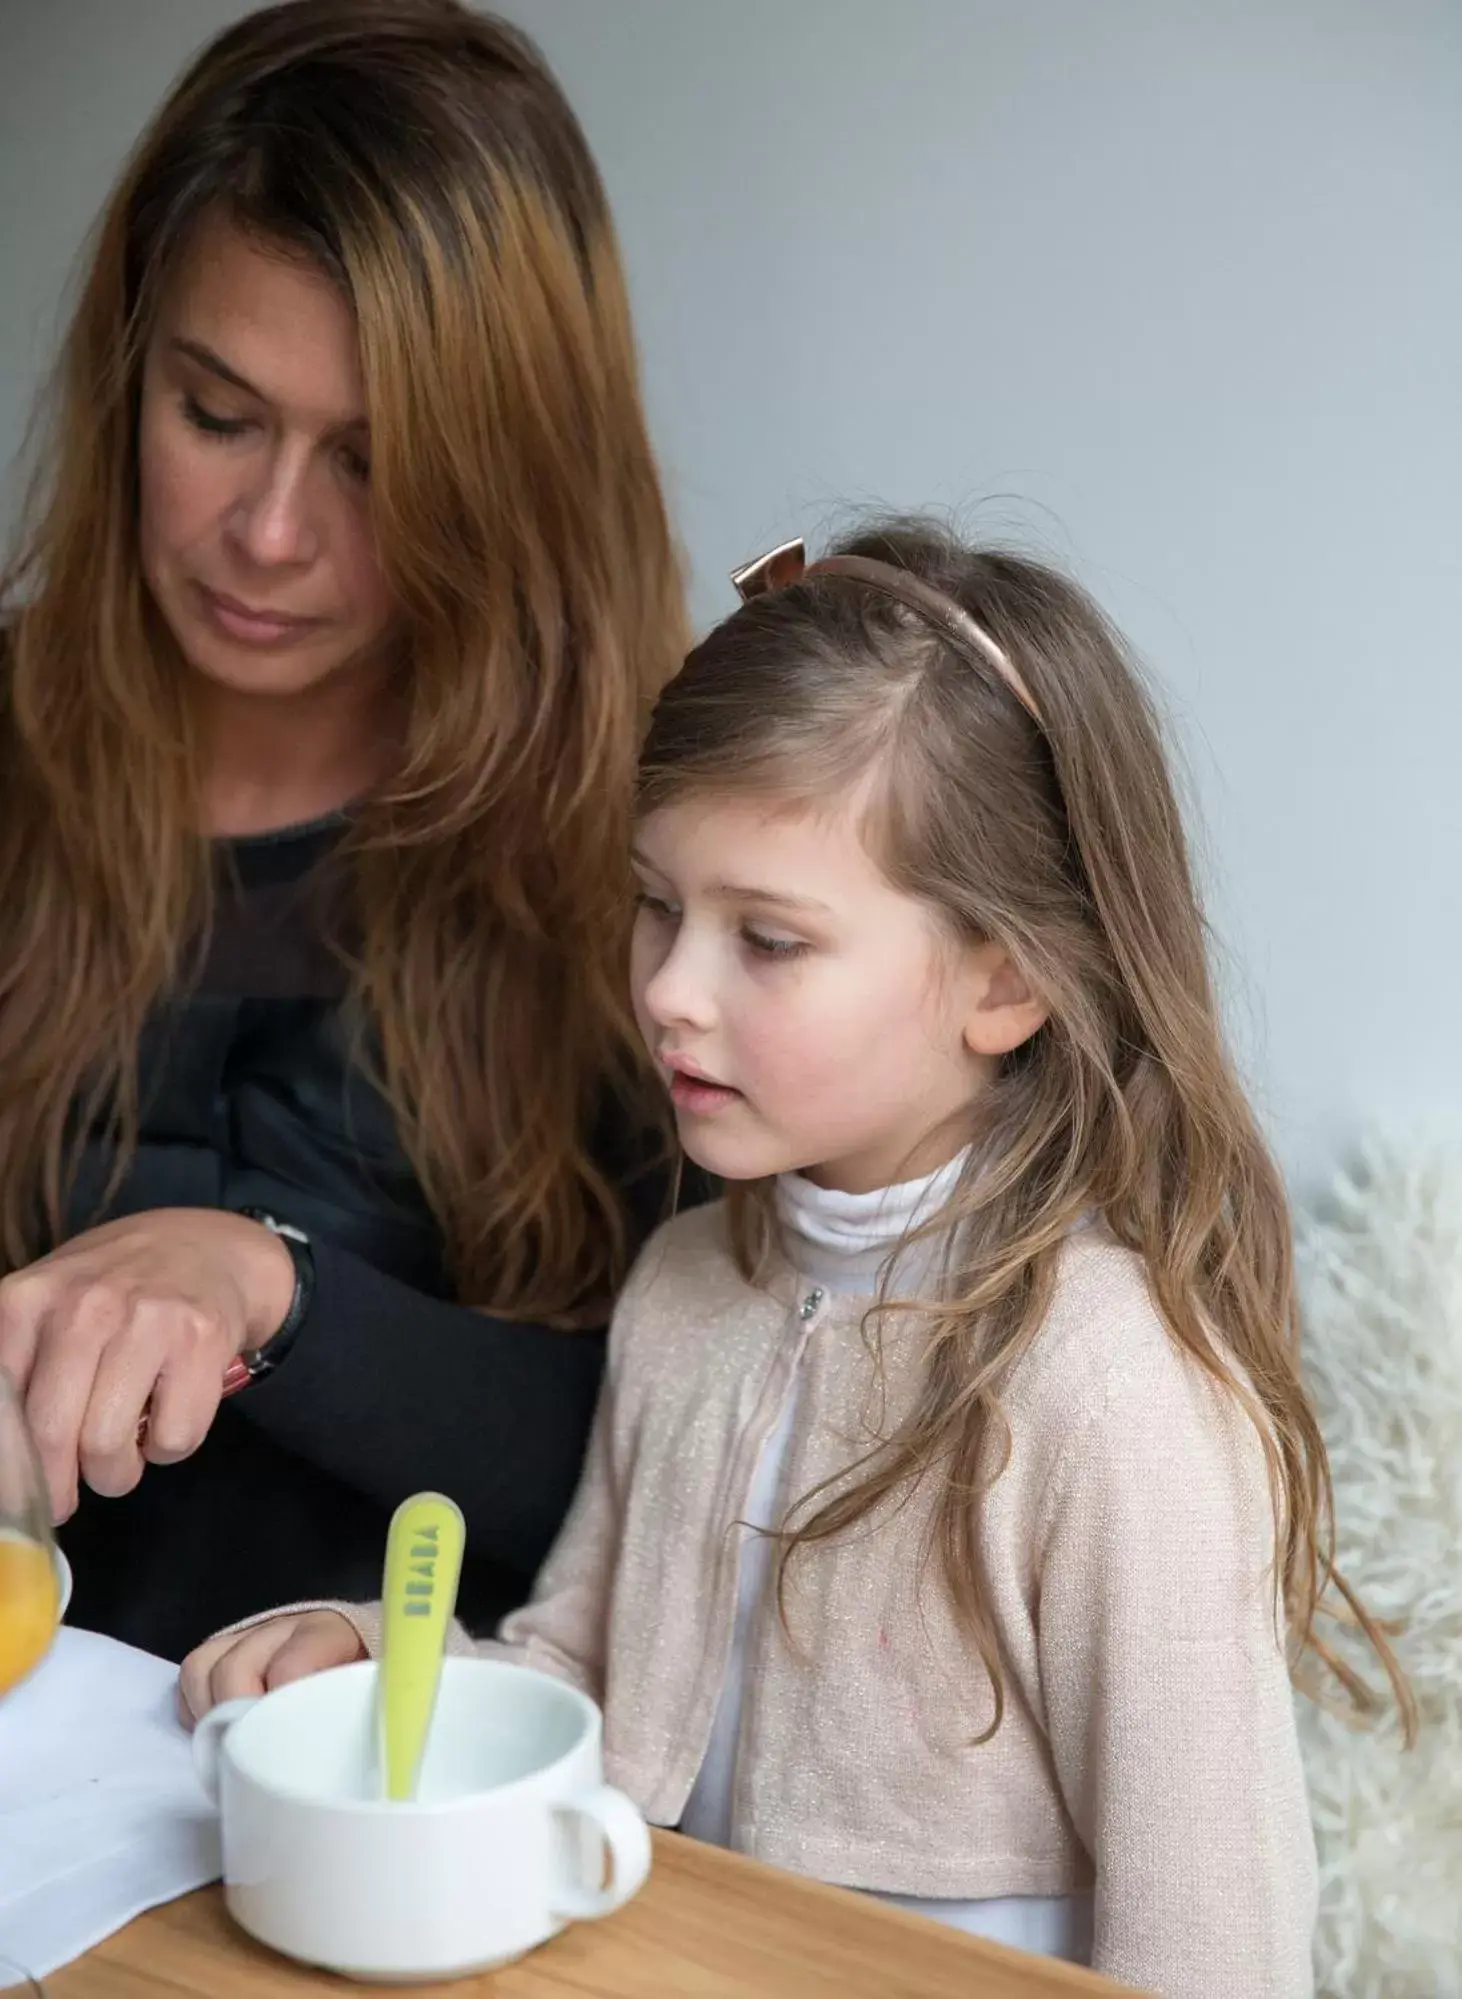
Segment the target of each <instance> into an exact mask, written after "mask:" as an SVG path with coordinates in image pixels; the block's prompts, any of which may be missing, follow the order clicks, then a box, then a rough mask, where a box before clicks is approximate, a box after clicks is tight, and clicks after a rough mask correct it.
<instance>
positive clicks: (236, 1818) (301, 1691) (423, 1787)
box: [193, 1659, 650, 1983]
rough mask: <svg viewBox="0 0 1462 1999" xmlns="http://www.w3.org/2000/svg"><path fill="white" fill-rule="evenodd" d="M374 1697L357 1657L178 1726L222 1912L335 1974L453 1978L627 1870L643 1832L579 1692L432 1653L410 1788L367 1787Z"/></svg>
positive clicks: (506, 1954)
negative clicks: (212, 1812) (211, 1840)
mask: <svg viewBox="0 0 1462 1999" xmlns="http://www.w3.org/2000/svg"><path fill="white" fill-rule="evenodd" d="M375 1694H376V1668H375V1667H374V1666H373V1665H369V1664H365V1663H362V1664H358V1665H354V1666H342V1667H338V1668H337V1669H336V1670H335V1671H333V1672H328V1673H320V1674H317V1675H315V1676H314V1677H313V1678H311V1679H306V1680H297V1681H295V1682H294V1683H293V1684H292V1685H291V1686H287V1687H281V1688H279V1689H278V1690H277V1691H276V1692H274V1693H271V1694H266V1695H265V1696H264V1698H263V1699H262V1700H236V1701H225V1702H224V1703H223V1705H222V1706H221V1707H216V1708H214V1709H213V1710H212V1712H211V1713H209V1714H208V1715H205V1717H204V1718H203V1720H202V1721H201V1722H200V1723H199V1725H198V1730H197V1733H196V1735H195V1737H194V1744H193V1755H194V1761H195V1764H196V1767H197V1770H198V1774H199V1777H200V1778H201V1780H202V1782H203V1786H204V1788H205V1790H207V1791H208V1793H209V1794H210V1796H211V1797H213V1798H214V1799H215V1801H216V1802H217V1804H218V1806H219V1809H220V1812H221V1814H222V1820H223V1874H224V1889H225V1895H226V1898H227V1901H228V1906H229V1910H230V1912H231V1913H232V1915H233V1916H234V1919H235V1920H236V1921H237V1922H238V1923H239V1924H240V1925H241V1926H242V1927H243V1928H244V1929H246V1930H248V1931H249V1932H250V1934H251V1935H253V1936H255V1937H257V1938H258V1939H259V1940H260V1942H261V1943H266V1944H269V1945H270V1946H271V1947H272V1948H273V1949H275V1950H279V1951H283V1952H285V1953H286V1955H288V1956H290V1957H296V1958H301V1959H303V1960H304V1961H305V1962H306V1963H307V1964H318V1965H323V1966H325V1967H327V1968H328V1969H329V1970H331V1971H338V1972H343V1973H344V1974H345V1976H346V1977H347V1978H357V1979H365V1980H368V1981H375V1982H381V1983H410V1982H412V1981H416V1980H427V1979H437V1978H441V1979H446V1978H454V1977H459V1976H461V1975H463V1974H465V1973H467V1972H471V1971H483V1970H489V1969H491V1968H492V1967H493V1966H494V1965H499V1964H506V1963H509V1962H510V1961H511V1960H512V1959H513V1958H516V1957H521V1956H522V1955H523V1953H524V1952H525V1951H529V1950H532V1949H533V1947H534V1946H535V1945H536V1944H540V1943H543V1942H544V1941H546V1939H547V1938H549V1937H551V1936H554V1935H555V1934H556V1933H557V1932H558V1931H559V1930H561V1929H563V1927H564V1926H565V1924H566V1923H569V1922H571V1921H573V1920H574V1919H576V1918H583V1917H594V1916H605V1915H608V1914H609V1913H610V1912H611V1911H612V1910H614V1909H618V1908H620V1907H622V1905H623V1904H624V1903H625V1902H627V1901H628V1900H629V1898H630V1897H631V1896H632V1895H633V1894H634V1893H635V1892H636V1891H637V1890H638V1889H639V1888H640V1887H641V1886H642V1885H643V1883H644V1880H645V1877H646V1875H647V1874H648V1873H649V1870H650V1835H649V1833H648V1831H647V1830H646V1827H645V1822H644V1820H643V1819H642V1818H641V1817H640V1814H639V1813H638V1812H637V1811H636V1809H635V1807H634V1806H633V1805H632V1804H631V1803H630V1801H629V1799H628V1798H627V1797H625V1796H624V1794H623V1792H621V1791H615V1790H612V1789H610V1787H609V1786H608V1785H606V1784H605V1782H604V1775H603V1752H602V1749H601V1720H600V1715H599V1710H598V1708H596V1707H595V1705H594V1703H593V1702H592V1701H591V1700H589V1699H587V1698H586V1697H585V1696H584V1695H583V1694H581V1693H578V1692H577V1691H576V1690H575V1689H574V1688H572V1687H569V1686H565V1685H564V1684H563V1683H562V1682H561V1681H558V1680H554V1679H550V1678H549V1677H548V1676H547V1675H546V1674H543V1673H535V1672H532V1671H530V1670H529V1669H528V1668H526V1667H523V1666H510V1665H506V1664H503V1663H500V1662H499V1661H497V1660H488V1659H449V1660H447V1662H446V1664H445V1666H444V1667H443V1669H442V1685H441V1692H440V1694H439V1696H438V1700H437V1709H436V1714H435V1716H434V1718H433V1721H432V1729H431V1736H430V1739H429V1741H428V1744H427V1750H426V1755H425V1757H424V1759H423V1762H422V1771H421V1780H420V1783H419V1784H418V1787H417V1795H416V1799H415V1801H414V1802H412V1803H410V1804H388V1803H386V1802H385V1801H384V1800H383V1799H382V1798H381V1796H380V1790H379V1776H378V1771H379V1763H378V1758H377V1753H376V1734H375ZM606 1862H607V1863H608V1867H609V1882H608V1885H607V1886H606V1885H604V1875H605V1866H606Z"/></svg>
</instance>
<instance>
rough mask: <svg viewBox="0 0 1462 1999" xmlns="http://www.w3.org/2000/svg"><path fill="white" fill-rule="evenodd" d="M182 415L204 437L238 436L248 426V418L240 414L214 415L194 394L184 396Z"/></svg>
mask: <svg viewBox="0 0 1462 1999" xmlns="http://www.w3.org/2000/svg"><path fill="white" fill-rule="evenodd" d="M183 415H184V416H185V417H186V418H187V419H188V421H189V423H190V424H192V426H193V428H194V430H201V431H202V432H203V435H204V436H205V437H238V436H240V435H241V434H242V433H243V432H244V431H246V430H247V429H248V427H249V420H248V418H247V417H242V416H216V415H215V414H214V412H213V411H212V410H209V409H205V408H204V407H203V405H202V403H200V402H199V401H198V400H197V398H196V397H195V396H184V398H183Z"/></svg>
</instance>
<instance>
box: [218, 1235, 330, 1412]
mask: <svg viewBox="0 0 1462 1999" xmlns="http://www.w3.org/2000/svg"><path fill="white" fill-rule="evenodd" d="M238 1212H239V1213H240V1214H241V1215H243V1216H244V1218H245V1219H246V1220H247V1221H251V1222H258V1223H259V1224H260V1225H261V1226H262V1227H264V1228H266V1229H268V1231H269V1233H270V1234H271V1235H275V1236H278V1237H279V1240H280V1241H281V1242H282V1243H283V1244H284V1246H285V1248H286V1249H287V1250H288V1251H289V1255H290V1261H291V1262H292V1263H293V1264H294V1296H293V1297H292V1298H291V1299H290V1301H289V1310H288V1311H287V1312H286V1313H285V1315H284V1317H283V1319H281V1320H280V1322H279V1325H278V1327H277V1328H276V1330H275V1331H274V1332H272V1333H271V1334H270V1336H269V1338H268V1339H267V1340H265V1342H264V1344H263V1345H262V1346H257V1347H249V1348H246V1349H245V1351H244V1352H243V1353H241V1354H236V1355H235V1357H234V1358H233V1359H232V1360H231V1361H230V1362H229V1364H228V1366H227V1367H226V1368H225V1370H224V1375H223V1392H224V1394H225V1395H236V1394H237V1393H238V1391H239V1390H240V1389H241V1388H247V1387H248V1386H249V1384H250V1383H251V1382H254V1381H260V1380H262V1379H263V1377H264V1376H265V1375H266V1374H272V1373H273V1372H274V1370H275V1368H276V1367H278V1365H279V1363H280V1362H281V1361H282V1360H283V1359H284V1357H285V1355H286V1354H287V1353H288V1352H289V1349H290V1348H291V1347H292V1346H293V1345H294V1336H295V1334H296V1333H297V1332H298V1331H299V1329H300V1327H301V1326H302V1325H303V1324H304V1320H305V1315H306V1314H307V1313H308V1311H309V1309H310V1301H311V1299H312V1298H313V1297H314V1295H315V1258H314V1253H313V1252H312V1250H311V1248H310V1239H309V1237H308V1236H307V1235H306V1234H305V1232H304V1230H303V1229H301V1228H296V1227H295V1225H294V1223H293V1222H282V1221H280V1219H279V1218H278V1216H277V1215H271V1214H269V1213H267V1212H266V1210H265V1209H263V1208H240V1209H239V1211H238Z"/></svg>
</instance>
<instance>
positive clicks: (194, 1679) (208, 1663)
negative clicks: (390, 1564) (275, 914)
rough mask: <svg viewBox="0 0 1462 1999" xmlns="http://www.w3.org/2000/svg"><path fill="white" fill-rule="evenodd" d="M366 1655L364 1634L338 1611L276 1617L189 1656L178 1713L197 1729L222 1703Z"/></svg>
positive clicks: (180, 1685) (181, 1681)
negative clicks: (211, 1711) (363, 1642)
mask: <svg viewBox="0 0 1462 1999" xmlns="http://www.w3.org/2000/svg"><path fill="white" fill-rule="evenodd" d="M365 1657H366V1649H365V1646H364V1645H362V1643H361V1641H360V1633H359V1632H358V1631H357V1630H356V1628H355V1626H354V1625H353V1624H352V1623H351V1622H350V1620H349V1618H347V1617H342V1616H341V1615H340V1613H339V1611H338V1610H303V1611H298V1612H295V1613H293V1614H292V1615H289V1616H285V1617H271V1618H270V1620H269V1622H268V1623H267V1624H256V1625H254V1626H253V1627H252V1628H251V1629H250V1630H248V1631H238V1632H234V1633H233V1634H232V1635H231V1636H226V1637H223V1638H210V1639H209V1640H208V1642H207V1644H205V1645H200V1646H199V1647H198V1649H197V1651H196V1652H190V1653H189V1654H188V1656H187V1658H186V1659H185V1660H184V1661H183V1669H182V1672H181V1673H180V1675H179V1677H178V1712H179V1713H180V1714H181V1716H182V1718H183V1721H184V1724H185V1725H186V1726H187V1727H188V1728H191V1727H192V1726H193V1724H194V1723H195V1722H198V1721H201V1720H202V1719H203V1717H204V1715H205V1714H207V1712H208V1710H209V1709H210V1708H211V1707H217V1705H218V1703H219V1702H220V1701H231V1700H237V1699H238V1698H239V1697H240V1696H241V1695H249V1694H265V1693H268V1692H269V1691H270V1690H271V1689H272V1688H274V1687H283V1686H288V1684H289V1682H290V1681H291V1680H303V1679H307V1678H308V1677H309V1675H310V1674H311V1673H324V1672H328V1671H329V1669H330V1667H332V1666H348V1665H350V1664H351V1663H352V1661H354V1660H356V1659H364V1658H365Z"/></svg>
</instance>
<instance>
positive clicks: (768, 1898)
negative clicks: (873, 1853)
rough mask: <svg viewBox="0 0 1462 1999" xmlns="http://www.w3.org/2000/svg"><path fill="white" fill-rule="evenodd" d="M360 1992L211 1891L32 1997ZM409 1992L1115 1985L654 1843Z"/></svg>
mask: <svg viewBox="0 0 1462 1999" xmlns="http://www.w3.org/2000/svg"><path fill="white" fill-rule="evenodd" d="M369 1989H370V1988H368V1987H364V1986H354V1987H351V1986H349V1985H347V1983H346V1982H345V1981H344V1980H342V1979H338V1978H333V1977H330V1976H328V1975H327V1974H326V1973H324V1972H318V1971H307V1970H305V1969H304V1967H303V1966H300V1965H295V1964H292V1963H290V1962H289V1960H288V1959H286V1958H282V1957H276V1956H275V1955H274V1954H273V1952H272V1951H267V1950H264V1949H263V1948H262V1947H261V1946H260V1945H258V1944H256V1943H253V1942H252V1941H251V1940H250V1939H249V1938H248V1937H246V1936H245V1935H244V1934H243V1932H242V1931H241V1930H238V1929H236V1928H235V1927H234V1925H233V1924H232V1923H231V1922H230V1921H229V1918H228V1916H227V1914H226V1913H225V1911H224V1906H223V1896H222V1893H221V1891H220V1890H219V1889H217V1888H205V1889H204V1890H203V1891H202V1892H201V1893H200V1894H197V1895H188V1896H186V1897H185V1898H184V1899H183V1900H182V1901H180V1902H172V1903H169V1904H168V1906H167V1907H165V1908H161V1909H154V1910H153V1911H152V1913H151V1914H150V1915H146V1916H143V1917H141V1918H140V1920H139V1921H137V1922H135V1923H133V1924H132V1925H131V1926H130V1927H129V1928H128V1929H125V1930H122V1931H121V1932H120V1933H119V1934H118V1935H117V1936H114V1937H111V1938H109V1939H108V1941H107V1942H106V1943H104V1944H100V1945H98V1947H97V1948H96V1949H95V1950H93V1951H89V1952H88V1953H87V1955H86V1956H85V1957H83V1958H81V1959H79V1960H78V1962H77V1963H75V1964H71V1965H68V1966H67V1967H66V1969H65V1970H64V1971H58V1972H56V1973H54V1974H53V1975H52V1976H51V1977H50V1978H48V1979H47V1980H46V1994H47V1999H159V1995H186V1999H305V1995H307V1994H310V1993H315V1994H325V1993H333V1994H334V1995H335V1999H343V1995H345V1994H347V1993H348V1992H349V1991H352V1990H354V1991H356V1992H364V1991H367V1990H369ZM411 1990H412V1991H413V1992H415V1993H420V1994H421V1995H423V1999H427V1995H429V1994H432V1993H442V1994H447V1993H450V1994H452V1995H454V1999H469V1995H473V1994H475V1995H478V1999H1039V1996H1040V1995H1041V1994H1051V1995H1057V1999H1060V1995H1065V1999H1072V1996H1073V1995H1075V1994H1078V1993H1088V1994H1091V1995H1093V1999H1099V1995H1101V1994H1102V1993H1106V1994H1108V1995H1112V1994H1116V1993H1119V1992H1121V1991H1123V1990H1125V1988H1124V1987H1121V1986H1116V1985H1112V1984H1110V1983H1109V1982H1108V1981H1107V1980H1106V1979H1104V1978H1098V1977H1096V1976H1095V1974H1094V1973H1092V1972H1090V1971H1079V1970H1077V1969H1076V1968H1075V1967H1074V1966H1072V1965H1067V1964H1057V1963H1055V1962H1053V1961H1052V1960H1051V1959H1049V1958H1038V1957H1027V1956H1025V1954H1024V1953H1023V1952H1018V1951H1011V1950H1005V1949H1002V1948H1001V1947H1000V1946H999V1945H998V1944H988V1943H983V1942H980V1941H978V1940H976V1939H975V1938H973V1937H966V1936H962V1935H961V1934H960V1933H959V1932H958V1931H956V1930H951V1929H946V1928H944V1927H943V1926H942V1925H940V1924H938V1923H931V1922H926V1921H924V1920H923V1919H922V1918H920V1917H918V1916H906V1915H904V1914H903V1913H902V1912H901V1911H899V1910H897V1909H890V1908H887V1907H886V1906H884V1905H883V1904H881V1903H878V1902H874V1901H870V1900H869V1899H868V1898H867V1897H866V1896H862V1895H851V1894H848V1893H846V1892H845V1891H844V1890H843V1889H840V1888H824V1887H822V1886H821V1885H820V1884H819V1883H817V1882H813V1881H803V1880H799V1879H798V1878H797V1877H796V1876H794V1875H791V1874H782V1873H779V1872H776V1871H775V1870H773V1869H772V1868H769V1867H762V1866H759V1865H758V1864H757V1863H756V1862H754V1861H750V1860H745V1859H743V1858H742V1857H741V1856H740V1855H739V1854H732V1853H723V1852H721V1851H719V1850H718V1849H717V1848H715V1847H709V1846H701V1845H698V1844H696V1843H695V1842H694V1841H692V1840H688V1839H679V1838H677V1837H676V1836H675V1834H674V1833H657V1834H656V1835H655V1867H654V1872H653V1873H652V1874H651V1876H650V1880H649V1883H648V1885H647V1886H646V1887H645V1888H644V1890H643V1891H642V1892H641V1893H640V1894H639V1895H638V1896H636V1898H635V1900H634V1901H633V1902H631V1903H630V1905H629V1907H628V1908H626V1909H624V1910H621V1912H620V1913H619V1914H618V1915H615V1916H610V1917H608V1918H607V1919H606V1920H605V1921H603V1922H598V1923H577V1924H575V1925H574V1926H573V1927H572V1928H571V1929H569V1930H567V1931H566V1932H565V1933H564V1934H563V1935H562V1936H559V1937H555V1938H554V1940H553V1941H552V1943H548V1944H545V1945H544V1946H543V1948H542V1949H541V1950H537V1951H534V1952H533V1953H532V1954H531V1955H530V1956H528V1957H526V1958H524V1959H522V1960H521V1961H520V1962H519V1963H517V1964H514V1965H509V1966H508V1968H507V1969H506V1970H504V1971H499V1972H495V1973H490V1974H488V1973H485V1974H483V1976H481V1977H479V1978H472V1979H463V1980H460V1981H458V1982H457V1983H456V1984H453V1985H429V1986H428V1985H418V1986H414V1987H412V1988H411Z"/></svg>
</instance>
